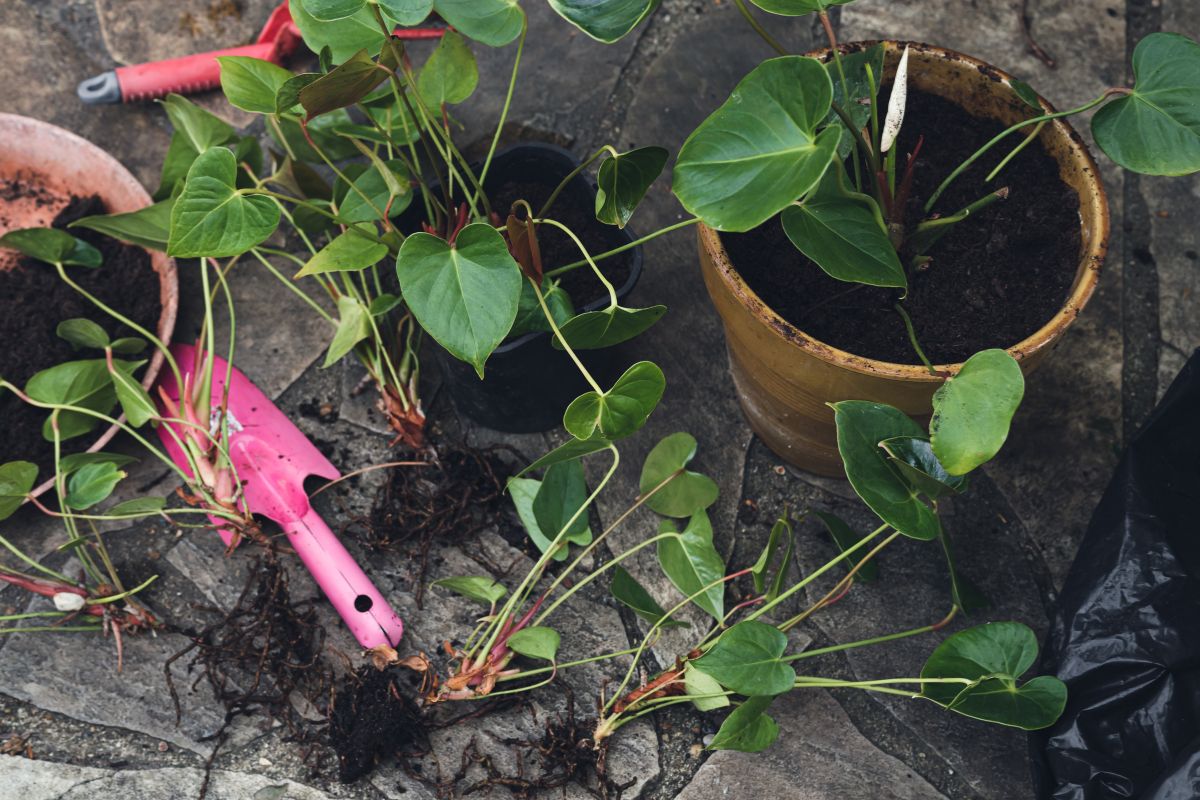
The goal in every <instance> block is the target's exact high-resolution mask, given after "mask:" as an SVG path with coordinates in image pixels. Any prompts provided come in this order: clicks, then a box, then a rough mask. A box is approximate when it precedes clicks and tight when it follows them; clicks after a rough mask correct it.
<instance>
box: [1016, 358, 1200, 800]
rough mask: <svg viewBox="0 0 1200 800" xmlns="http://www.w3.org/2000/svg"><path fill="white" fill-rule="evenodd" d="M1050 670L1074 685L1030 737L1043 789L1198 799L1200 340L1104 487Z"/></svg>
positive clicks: (1065, 796) (1064, 597) (1068, 586)
mask: <svg viewBox="0 0 1200 800" xmlns="http://www.w3.org/2000/svg"><path fill="white" fill-rule="evenodd" d="M1042 666H1043V671H1044V672H1048V673H1050V674H1055V675H1058V676H1059V677H1060V678H1062V679H1063V680H1064V681H1066V683H1067V686H1068V689H1069V695H1068V700H1067V708H1066V711H1065V712H1064V713H1063V716H1062V718H1061V719H1060V720H1059V721H1058V723H1057V724H1056V725H1054V727H1052V728H1049V729H1048V730H1046V731H1041V732H1038V733H1036V734H1034V735H1033V738H1032V748H1033V756H1034V771H1035V782H1036V784H1037V796H1038V797H1039V798H1053V799H1054V800H1108V799H1109V798H1136V799H1137V800H1185V798H1186V800H1195V798H1200V350H1197V351H1196V352H1195V353H1193V355H1192V357H1191V359H1190V360H1189V361H1188V363H1187V366H1185V367H1184V369H1183V371H1182V372H1181V373H1180V374H1179V376H1178V377H1177V378H1176V379H1175V382H1174V383H1173V384H1172V385H1171V388H1170V390H1168V392H1167V394H1166V396H1165V397H1164V398H1163V399H1162V402H1160V403H1159V405H1158V407H1157V408H1156V409H1155V410H1154V413H1153V414H1152V415H1151V416H1150V419H1149V420H1147V421H1146V424H1145V425H1144V426H1143V428H1142V430H1141V431H1140V432H1139V433H1138V434H1137V436H1136V437H1135V439H1134V441H1133V443H1132V444H1131V446H1130V448H1129V450H1128V452H1126V453H1125V455H1124V457H1123V458H1122V459H1121V463H1120V465H1119V466H1118V467H1117V472H1116V475H1114V477H1113V479H1112V481H1111V482H1110V483H1109V485H1108V488H1107V489H1106V490H1105V492H1104V497H1103V498H1102V499H1101V501H1100V505H1099V506H1098V507H1097V508H1096V512H1095V514H1094V515H1093V516H1092V519H1091V522H1090V524H1089V525H1088V530H1087V533H1086V535H1085V536H1084V539H1083V542H1082V544H1081V545H1080V548H1079V554H1078V555H1077V556H1076V558H1075V563H1074V564H1073V565H1072V566H1071V571H1070V574H1069V575H1068V576H1067V580H1066V583H1065V585H1064V586H1063V591H1062V594H1061V595H1060V596H1059V598H1058V604H1057V610H1056V613H1055V617H1054V619H1053V620H1051V627H1050V633H1049V635H1048V637H1047V641H1046V647H1045V656H1044V658H1043V663H1042Z"/></svg>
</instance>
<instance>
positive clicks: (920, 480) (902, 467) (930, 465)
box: [879, 436, 967, 499]
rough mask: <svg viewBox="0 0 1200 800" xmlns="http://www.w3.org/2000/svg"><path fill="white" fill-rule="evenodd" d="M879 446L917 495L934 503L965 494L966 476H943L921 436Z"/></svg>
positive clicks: (905, 437)
mask: <svg viewBox="0 0 1200 800" xmlns="http://www.w3.org/2000/svg"><path fill="white" fill-rule="evenodd" d="M879 446H880V447H882V448H883V449H884V452H886V453H887V454H888V458H889V459H890V461H891V464H892V466H893V467H895V468H896V471H897V472H899V473H900V475H901V476H903V477H904V479H905V480H907V481H908V482H909V483H910V484H912V487H913V488H914V489H916V490H917V491H919V492H922V493H923V494H925V495H928V496H929V497H932V498H935V499H936V498H939V497H945V496H946V495H952V494H962V493H963V492H965V491H966V490H967V476H966V475H951V474H950V473H949V472H946V468H945V467H943V466H942V462H940V461H938V457H937V456H935V455H934V454H933V445H931V444H930V443H929V439H927V438H925V437H924V436H897V437H896V438H894V439H884V440H883V441H882V442H880V443H879Z"/></svg>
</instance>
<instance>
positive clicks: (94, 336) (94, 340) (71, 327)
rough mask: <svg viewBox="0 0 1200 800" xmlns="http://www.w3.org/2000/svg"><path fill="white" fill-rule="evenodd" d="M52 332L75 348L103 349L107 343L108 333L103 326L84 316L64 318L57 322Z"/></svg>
mask: <svg viewBox="0 0 1200 800" xmlns="http://www.w3.org/2000/svg"><path fill="white" fill-rule="evenodd" d="M54 333H55V334H56V335H57V336H58V338H60V339H64V340H66V341H68V342H70V343H71V346H72V347H74V348H75V349H76V350H79V349H81V348H84V347H91V348H94V349H97V350H103V349H104V348H106V347H108V345H109V339H108V334H107V333H105V331H104V328H101V327H100V326H99V325H97V324H96V323H94V322H92V321H91V320H90V319H85V318H84V317H75V318H74V319H64V320H63V321H62V322H60V323H58V327H57V328H55V329H54Z"/></svg>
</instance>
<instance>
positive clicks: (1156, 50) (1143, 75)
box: [1092, 33, 1200, 175]
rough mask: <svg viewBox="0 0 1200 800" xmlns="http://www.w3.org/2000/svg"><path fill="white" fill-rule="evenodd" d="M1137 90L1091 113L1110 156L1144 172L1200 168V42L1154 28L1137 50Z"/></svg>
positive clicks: (1094, 131)
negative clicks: (1158, 31)
mask: <svg viewBox="0 0 1200 800" xmlns="http://www.w3.org/2000/svg"><path fill="white" fill-rule="evenodd" d="M1133 74H1134V84H1133V91H1132V93H1130V94H1128V95H1125V96H1124V97H1119V98H1117V99H1116V100H1113V101H1112V102H1110V103H1108V104H1107V105H1105V106H1104V107H1103V108H1101V109H1100V110H1099V111H1097V112H1096V115H1095V116H1094V117H1092V135H1093V136H1094V137H1095V138H1096V144H1098V145H1100V149H1101V150H1103V151H1104V152H1105V153H1106V154H1107V155H1108V157H1109V158H1111V159H1112V160H1113V161H1115V162H1117V163H1118V164H1120V165H1121V166H1122V167H1124V168H1125V169H1129V170H1133V171H1134V172H1140V173H1142V174H1144V175H1190V174H1191V173H1193V172H1197V171H1200V44H1197V43H1196V42H1194V41H1192V40H1191V39H1189V38H1187V37H1186V36H1180V35H1179V34H1177V33H1152V34H1150V35H1149V36H1147V37H1146V38H1144V39H1142V40H1141V41H1140V42H1138V45H1137V47H1136V48H1134V51H1133Z"/></svg>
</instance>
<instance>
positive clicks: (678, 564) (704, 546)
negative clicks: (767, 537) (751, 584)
mask: <svg viewBox="0 0 1200 800" xmlns="http://www.w3.org/2000/svg"><path fill="white" fill-rule="evenodd" d="M658 532H659V533H660V534H662V533H674V532H675V525H674V523H673V522H671V521H670V520H663V521H662V524H661V525H660V526H659V529H658ZM658 563H659V564H660V565H661V566H662V570H663V572H665V573H666V575H667V577H668V578H670V580H671V583H673V584H674V585H675V588H676V589H678V590H679V591H680V592H682V593H683V595H684V596H685V597H691V596H692V595H696V596H695V597H692V602H693V603H695V604H696V605H697V606H698V607H699V608H700V609H701V610H703V611H704V612H705V613H706V614H708V615H709V616H711V617H712V618H713V619H715V620H717V621H720V620H721V619H722V618H724V616H725V584H724V583H722V582H720V581H721V579H722V578H723V577H724V576H725V562H724V561H723V560H722V559H721V554H720V553H718V552H717V549H716V547H714V546H713V541H712V523H710V522H709V520H708V515H707V514H705V513H704V512H703V511H701V512H700V513H698V514H696V515H695V516H694V517H692V518H691V519H690V520H689V521H688V524H687V527H686V528H684V530H683V533H682V534H681V535H680V537H679V538H674V537H672V538H667V539H660V540H659V542H658ZM706 587H707V588H706Z"/></svg>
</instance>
